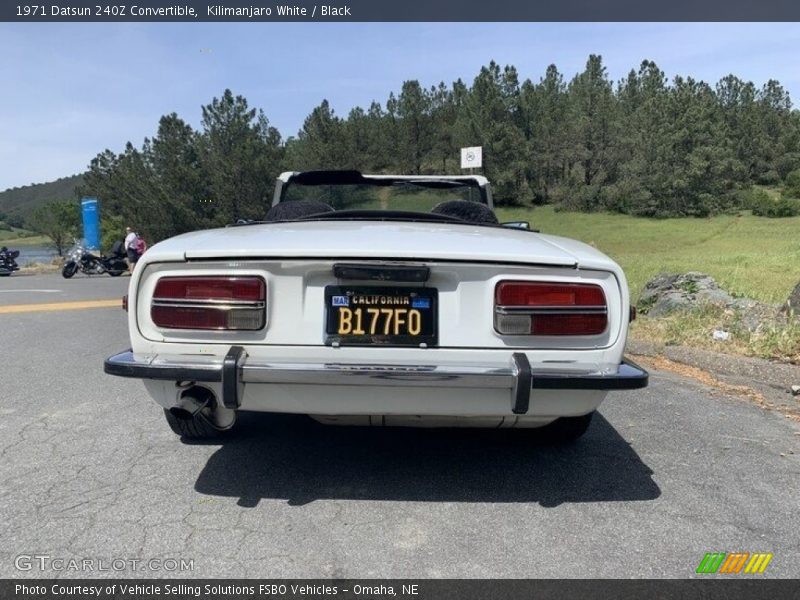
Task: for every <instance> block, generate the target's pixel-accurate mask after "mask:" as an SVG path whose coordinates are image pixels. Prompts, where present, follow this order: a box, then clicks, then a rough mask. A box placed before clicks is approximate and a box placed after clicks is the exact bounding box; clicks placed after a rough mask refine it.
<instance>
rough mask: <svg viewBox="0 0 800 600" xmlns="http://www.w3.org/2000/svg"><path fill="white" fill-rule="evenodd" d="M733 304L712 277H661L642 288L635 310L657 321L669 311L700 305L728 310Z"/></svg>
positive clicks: (696, 274)
mask: <svg viewBox="0 0 800 600" xmlns="http://www.w3.org/2000/svg"><path fill="white" fill-rule="evenodd" d="M735 301H736V299H735V298H734V297H733V296H731V295H730V294H728V292H726V291H725V290H723V289H722V288H720V287H719V285H718V284H717V282H716V281H714V278H713V277H711V276H709V275H706V274H705V273H697V272H694V271H692V272H689V273H683V274H673V273H661V274H660V275H656V276H655V277H654V278H653V279H651V280H650V281H648V282H647V285H645V286H644V290H642V295H641V296H640V297H639V305H638V309H639V311H640V312H642V313H644V314H647V315H650V316H652V317H659V316H661V315H665V314H667V313H668V312H671V311H673V310H677V309H686V308H694V307H696V306H698V305H700V304H717V305H721V306H729V305H731V304H732V303H734V302H735Z"/></svg>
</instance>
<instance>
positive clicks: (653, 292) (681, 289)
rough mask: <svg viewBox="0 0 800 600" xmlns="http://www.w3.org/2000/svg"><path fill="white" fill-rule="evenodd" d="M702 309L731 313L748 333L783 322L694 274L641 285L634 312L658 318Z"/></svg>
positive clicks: (773, 310) (767, 308) (774, 311)
mask: <svg viewBox="0 0 800 600" xmlns="http://www.w3.org/2000/svg"><path fill="white" fill-rule="evenodd" d="M799 287H800V286H799ZM798 294H799V295H800V292H798ZM704 305H714V306H719V307H721V308H724V309H726V310H729V311H734V312H735V313H737V314H738V322H739V323H740V324H741V326H742V327H744V328H745V329H747V330H749V331H755V330H757V329H758V328H759V327H761V326H762V325H764V324H766V323H776V322H785V320H786V317H785V315H780V314H779V311H778V308H777V307H776V306H773V305H771V304H765V303H763V302H758V301H756V300H752V299H750V298H734V297H733V296H731V295H730V294H729V293H728V292H726V291H725V290H723V289H722V288H721V287H719V284H717V282H716V281H715V280H714V278H713V277H711V276H709V275H706V274H705V273H697V272H689V273H683V274H675V273H662V274H660V275H657V276H656V277H654V278H653V279H651V280H650V281H649V282H647V285H645V287H644V290H643V291H642V294H641V296H640V297H639V304H638V306H637V309H638V311H639V312H640V313H642V314H645V315H648V316H651V317H660V316H662V315H666V314H667V313H670V312H672V311H675V310H691V309H694V308H698V307H700V306H704Z"/></svg>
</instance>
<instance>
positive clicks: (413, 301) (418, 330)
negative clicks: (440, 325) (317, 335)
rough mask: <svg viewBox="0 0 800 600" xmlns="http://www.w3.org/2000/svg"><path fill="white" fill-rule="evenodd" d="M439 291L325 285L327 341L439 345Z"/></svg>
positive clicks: (395, 344)
mask: <svg viewBox="0 0 800 600" xmlns="http://www.w3.org/2000/svg"><path fill="white" fill-rule="evenodd" d="M437 298H438V297H437V292H436V290H435V289H431V288H390V287H372V286H363V287H361V286H336V285H330V286H327V287H326V288H325V308H326V315H327V317H326V325H325V332H326V343H328V344H333V343H338V344H341V345H344V344H357V345H371V344H381V345H392V346H419V345H420V344H427V345H428V346H432V345H435V344H436V341H437V337H436V300H437Z"/></svg>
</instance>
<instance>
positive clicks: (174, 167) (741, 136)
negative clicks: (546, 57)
mask: <svg viewBox="0 0 800 600" xmlns="http://www.w3.org/2000/svg"><path fill="white" fill-rule="evenodd" d="M463 146H483V157H484V166H483V173H484V174H485V175H486V176H487V177H488V178H489V180H490V181H491V182H492V185H493V188H494V197H495V200H496V202H497V203H498V204H501V205H522V206H531V205H540V204H548V203H552V204H556V205H558V206H559V207H561V208H563V209H566V210H580V211H598V210H607V211H617V212H621V213H627V214H632V215H641V216H652V217H669V216H707V215H711V214H716V213H720V212H726V211H731V210H736V209H738V208H742V207H749V206H745V205H746V204H747V203H748V202H750V200H751V195H752V192H751V191H750V190H751V187H752V186H753V185H754V184H759V185H769V186H784V185H785V184H786V182H787V181H788V182H794V181H796V180H798V179H800V173H798V172H797V170H798V169H800V113H798V111H796V110H793V109H792V104H791V100H790V97H789V94H788V92H787V91H786V90H785V89H784V88H783V87H782V86H781V85H780V83H779V82H777V81H774V80H770V81H768V82H767V83H765V84H764V85H763V86H761V87H757V86H756V85H755V84H753V83H752V82H748V81H744V80H742V79H740V78H738V77H736V76H735V75H728V76H727V77H724V78H723V79H721V80H720V81H719V82H718V83H717V84H716V85H714V86H712V85H709V84H708V83H705V82H703V81H698V80H695V79H693V78H692V77H683V76H676V77H675V78H673V79H672V80H671V81H670V80H668V79H667V77H666V76H665V75H664V72H663V71H662V70H661V69H659V67H658V66H657V65H656V64H655V63H654V62H652V61H649V60H645V61H643V62H642V63H641V65H640V66H639V68H638V69H632V70H631V71H630V73H629V74H628V75H627V76H626V77H624V78H623V79H621V80H620V81H618V82H613V81H612V80H611V79H610V77H609V75H608V72H607V69H606V67H605V66H604V65H603V62H602V58H601V57H600V56H597V55H591V56H589V58H588V60H587V63H586V67H585V69H584V70H583V71H582V72H580V73H578V74H577V75H575V76H574V77H572V78H571V79H569V80H567V79H566V78H565V77H564V75H563V74H562V73H561V72H559V70H558V69H557V68H556V67H555V66H554V65H551V66H550V67H548V68H547V70H546V72H545V73H544V75H543V76H542V77H540V78H539V80H538V81H533V80H531V79H525V80H524V81H521V80H520V76H519V74H518V72H517V70H516V68H515V67H513V66H506V67H503V68H501V67H500V65H498V64H496V63H494V62H491V63H489V65H487V66H484V67H482V68H481V70H480V72H479V73H478V75H477V76H476V77H475V79H474V80H473V82H472V83H471V85H468V84H466V83H464V82H463V81H461V80H460V79H459V80H457V81H455V82H453V83H452V84H451V85H446V84H445V83H440V84H439V85H437V86H433V87H430V88H426V87H424V86H423V85H421V84H420V83H419V82H418V81H415V80H411V81H405V82H403V84H402V86H401V88H400V90H399V92H397V93H396V94H395V93H394V92H392V93H390V94H389V97H388V99H386V101H385V102H383V103H381V102H377V101H374V102H372V103H371V104H370V106H369V107H368V108H366V109H365V108H361V107H355V108H353V109H352V110H350V112H349V113H348V114H347V116H346V117H341V116H339V115H337V114H335V112H334V110H333V109H332V108H331V107H330V104H329V103H328V101H327V100H323V101H322V102H321V103H320V105H319V106H317V107H315V108H314V109H313V110H312V111H311V114H309V115H308V117H307V118H306V119H305V122H304V123H303V127H302V129H301V130H300V132H299V133H298V135H297V136H293V137H289V138H288V139H286V140H283V139H282V138H281V136H280V134H279V132H278V131H277V129H275V128H274V127H272V126H271V125H270V124H269V121H268V119H267V117H266V115H265V114H264V112H263V111H262V110H259V109H256V108H252V107H251V106H250V105H249V103H248V102H247V100H246V99H245V98H244V97H242V96H237V95H234V94H233V93H232V92H231V91H230V90H225V92H224V93H223V94H222V96H221V97H220V98H214V99H213V100H212V102H211V103H210V104H208V105H206V106H203V107H202V121H201V126H200V128H199V129H194V128H193V127H191V126H190V125H189V124H188V123H187V122H186V121H184V120H183V119H182V118H181V117H179V116H178V115H177V114H175V113H173V114H170V115H165V116H163V117H162V118H161V119H160V121H159V125H158V130H157V133H156V135H155V136H154V137H152V138H149V139H145V140H144V143H143V144H142V146H141V147H136V146H134V145H133V144H132V143H130V142H129V143H128V144H127V145H126V146H125V148H124V150H123V151H122V152H119V153H115V152H112V151H110V150H106V151H104V152H102V153H100V154H98V155H97V157H96V158H94V159H93V160H92V162H91V164H90V168H89V171H88V173H87V174H86V175H85V177H84V182H83V184H82V185H81V186H80V188H79V190H78V191H79V193H80V194H81V195H90V196H97V197H99V198H100V199H101V201H102V206H103V211H104V212H105V213H109V214H111V215H114V216H115V218H116V219H117V220H118V222H120V223H121V222H125V223H130V224H132V225H133V226H134V227H137V228H140V229H141V230H142V231H143V233H144V234H145V235H146V236H148V237H149V238H150V239H152V240H153V241H156V240H159V239H162V238H165V237H168V236H170V235H174V234H176V233H181V232H185V231H190V230H195V229H200V228H206V227H212V226H220V225H224V224H227V223H231V222H233V221H235V220H236V219H240V218H242V219H259V218H262V217H263V216H264V213H265V212H266V210H267V208H268V206H269V204H270V202H271V195H272V189H273V186H274V181H275V177H276V176H277V175H278V174H279V173H280V172H281V171H283V170H308V169H358V170H361V171H363V172H375V173H389V172H393V173H394V172H396V173H406V174H434V173H459V172H461V170H460V165H459V148H461V147H463ZM787 189H788V188H787ZM757 199H758V198H757ZM760 200H762V201H763V200H764V198H763V197H762V198H760Z"/></svg>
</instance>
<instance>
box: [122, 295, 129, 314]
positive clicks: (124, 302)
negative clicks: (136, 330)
mask: <svg viewBox="0 0 800 600" xmlns="http://www.w3.org/2000/svg"><path fill="white" fill-rule="evenodd" d="M122 310H124V311H125V312H128V294H125V295H124V296H123V297H122Z"/></svg>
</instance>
